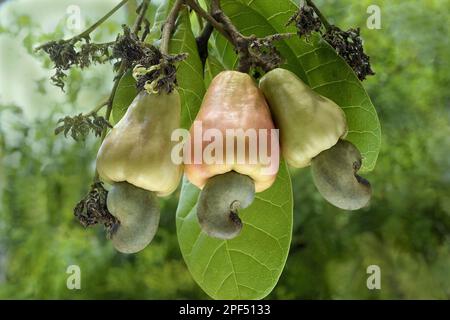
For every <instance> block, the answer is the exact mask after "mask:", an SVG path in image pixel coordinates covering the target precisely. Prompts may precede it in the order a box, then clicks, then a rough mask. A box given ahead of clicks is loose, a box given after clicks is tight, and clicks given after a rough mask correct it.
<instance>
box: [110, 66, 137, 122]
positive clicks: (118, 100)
mask: <svg viewBox="0 0 450 320" xmlns="http://www.w3.org/2000/svg"><path fill="white" fill-rule="evenodd" d="M136 95H137V89H136V81H135V80H134V78H133V75H132V73H131V71H128V72H127V73H125V74H124V75H123V76H122V79H120V81H119V86H118V87H117V91H116V95H115V96H114V100H113V105H112V120H113V124H116V123H117V122H119V121H120V119H122V117H123V116H124V115H125V112H127V109H128V107H129V106H130V104H131V102H133V100H134V98H135V97H136Z"/></svg>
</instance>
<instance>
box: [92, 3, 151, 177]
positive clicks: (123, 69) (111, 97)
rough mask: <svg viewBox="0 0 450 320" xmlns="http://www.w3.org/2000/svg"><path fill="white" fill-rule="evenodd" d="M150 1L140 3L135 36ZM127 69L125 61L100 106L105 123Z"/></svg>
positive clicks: (104, 132) (102, 137) (103, 134)
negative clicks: (106, 97) (103, 110)
mask: <svg viewBox="0 0 450 320" xmlns="http://www.w3.org/2000/svg"><path fill="white" fill-rule="evenodd" d="M149 3H150V1H149V0H144V2H143V3H142V7H141V8H140V13H139V15H138V17H137V18H136V22H135V24H134V26H133V32H134V33H135V34H136V33H137V32H139V29H140V25H141V24H142V21H143V17H145V14H146V12H147V9H148V6H149ZM126 69H127V64H126V62H125V61H122V62H121V64H120V67H119V70H118V71H117V75H116V77H115V78H114V85H113V88H112V89H111V93H110V95H109V98H108V100H107V101H106V104H104V105H103V106H102V108H103V107H104V106H105V105H106V114H105V119H106V120H107V121H109V118H110V117H111V112H112V107H113V103H114V97H115V96H116V92H117V88H118V87H119V83H120V80H121V79H122V77H123V75H124V74H125V72H126ZM107 132H108V129H105V130H104V131H103V133H102V136H101V138H100V142H103V140H105V137H106V134H107ZM99 178H100V177H99V174H98V171H97V169H96V170H95V175H94V182H98V181H99Z"/></svg>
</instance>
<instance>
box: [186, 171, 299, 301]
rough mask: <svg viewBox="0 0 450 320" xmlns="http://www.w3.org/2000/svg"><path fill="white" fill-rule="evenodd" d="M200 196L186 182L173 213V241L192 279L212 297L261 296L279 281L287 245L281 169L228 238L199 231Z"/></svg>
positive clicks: (286, 192) (287, 186) (287, 190)
mask: <svg viewBox="0 0 450 320" xmlns="http://www.w3.org/2000/svg"><path fill="white" fill-rule="evenodd" d="M199 194H200V190H199V189H198V188H196V187H195V186H194V185H192V184H190V183H189V182H188V181H187V179H185V180H184V182H183V188H182V190H181V196H180V201H179V205H178V210H177V234H178V242H179V244H180V248H181V252H182V254H183V257H184V259H185V261H186V263H187V266H188V268H189V271H190V272H191V274H192V276H193V277H194V279H195V281H196V282H197V283H198V284H199V285H200V287H201V288H202V289H203V290H204V291H205V292H206V293H207V294H208V295H209V296H211V297H212V298H214V299H262V298H264V297H265V296H267V295H268V294H269V293H270V292H271V291H272V289H273V288H274V287H275V285H276V284H277V282H278V279H279V277H280V275H281V272H282V270H283V267H284V265H285V263H286V259H287V256H288V252H289V246H290V243H291V236H292V210H293V200H292V187H291V180H290V176H289V173H288V171H287V167H286V165H285V164H284V163H282V164H281V165H280V171H279V173H278V177H277V179H276V181H275V183H274V185H273V186H272V187H271V188H270V189H268V190H266V191H264V192H262V193H259V194H257V195H256V198H255V201H254V202H253V204H252V205H251V206H250V207H249V208H247V209H245V210H242V211H241V212H240V214H239V216H240V217H241V219H242V221H243V228H242V232H241V234H240V235H239V236H238V237H237V238H235V239H233V240H227V241H225V240H218V239H214V238H210V237H208V236H207V235H206V234H205V233H204V232H202V231H201V230H200V225H199V223H198V220H197V212H196V203H197V199H198V196H199Z"/></svg>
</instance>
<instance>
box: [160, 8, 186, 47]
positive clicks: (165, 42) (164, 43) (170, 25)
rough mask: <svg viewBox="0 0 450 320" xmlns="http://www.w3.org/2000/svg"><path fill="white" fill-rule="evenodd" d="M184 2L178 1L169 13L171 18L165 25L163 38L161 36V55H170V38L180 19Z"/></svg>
mask: <svg viewBox="0 0 450 320" xmlns="http://www.w3.org/2000/svg"><path fill="white" fill-rule="evenodd" d="M183 3H184V1H183V0H177V1H176V2H175V4H174V5H173V7H172V10H171V11H170V13H169V16H168V17H167V20H166V22H165V23H164V27H163V31H162V36H161V47H160V50H161V53H162V54H165V55H168V54H169V43H170V37H171V35H172V32H173V29H174V27H175V22H176V20H177V17H178V13H179V12H180V10H181V6H182V5H183Z"/></svg>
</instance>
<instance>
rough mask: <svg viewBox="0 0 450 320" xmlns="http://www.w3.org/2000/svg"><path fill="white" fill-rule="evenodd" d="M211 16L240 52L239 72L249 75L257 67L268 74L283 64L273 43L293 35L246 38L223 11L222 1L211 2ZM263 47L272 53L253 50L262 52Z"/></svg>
mask: <svg viewBox="0 0 450 320" xmlns="http://www.w3.org/2000/svg"><path fill="white" fill-rule="evenodd" d="M211 14H212V17H213V18H214V19H215V20H217V22H219V23H221V25H222V27H223V30H224V31H225V32H226V34H228V36H229V37H228V38H229V39H230V41H231V43H233V45H234V46H235V48H236V50H237V52H238V55H239V71H241V72H244V73H248V72H249V70H250V68H251V67H252V66H257V67H261V68H262V69H263V70H264V71H266V72H267V71H269V70H272V69H273V68H275V67H277V66H278V64H279V63H280V62H281V57H280V56H279V52H278V51H277V50H276V48H275V47H274V46H273V45H272V42H273V41H278V40H282V39H284V38H287V37H291V36H292V35H293V33H284V34H275V35H272V36H267V37H265V38H257V37H256V36H253V35H251V36H244V35H243V34H242V33H240V32H239V30H238V29H237V28H236V26H235V25H234V24H233V22H232V21H231V20H230V18H229V17H228V16H227V15H226V14H225V13H224V12H223V11H222V9H221V7H220V0H211ZM263 47H267V48H269V51H270V53H269V54H264V53H263V52H262V51H260V52H257V51H254V50H252V48H257V49H258V50H261V48H263Z"/></svg>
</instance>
